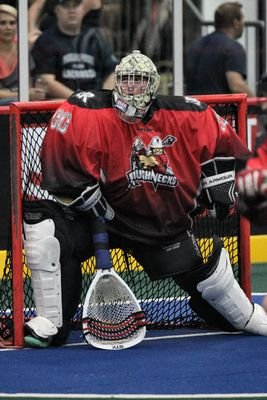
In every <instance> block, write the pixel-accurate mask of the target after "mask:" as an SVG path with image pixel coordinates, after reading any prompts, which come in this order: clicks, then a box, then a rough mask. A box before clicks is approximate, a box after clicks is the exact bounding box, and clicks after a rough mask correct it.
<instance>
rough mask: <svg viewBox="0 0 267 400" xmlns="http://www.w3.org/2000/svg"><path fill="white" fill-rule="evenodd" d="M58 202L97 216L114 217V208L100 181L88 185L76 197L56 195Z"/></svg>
mask: <svg viewBox="0 0 267 400" xmlns="http://www.w3.org/2000/svg"><path fill="white" fill-rule="evenodd" d="M56 199H57V201H58V203H60V204H62V205H63V206H65V207H73V208H75V209H76V210H79V211H83V212H86V213H87V214H89V215H91V216H92V217H93V218H95V217H100V216H101V217H104V218H105V219H107V220H111V219H113V218H114V210H113V208H111V207H110V205H109V204H108V202H107V201H106V199H105V198H104V196H103V195H102V193H101V189H100V186H99V184H98V183H96V184H93V185H91V186H88V187H87V188H86V189H85V190H84V191H83V192H82V193H81V194H80V196H79V197H76V198H75V199H70V198H64V197H62V196H57V197H56Z"/></svg>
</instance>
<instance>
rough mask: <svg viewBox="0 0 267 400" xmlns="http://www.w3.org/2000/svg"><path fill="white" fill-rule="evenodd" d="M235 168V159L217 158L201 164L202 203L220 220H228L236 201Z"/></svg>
mask: <svg viewBox="0 0 267 400" xmlns="http://www.w3.org/2000/svg"><path fill="white" fill-rule="evenodd" d="M235 167H236V161H235V158H234V157H215V158H213V159H212V160H209V161H206V162H204V163H203V164H201V186H202V192H201V202H202V203H203V202H204V204H205V206H206V208H208V209H210V210H213V211H214V212H215V215H216V217H217V218H218V219H224V218H226V216H227V215H228V212H229V208H230V207H231V206H232V205H233V204H234V203H235V201H236V197H237V194H236V192H235Z"/></svg>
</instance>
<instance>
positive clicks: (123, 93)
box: [114, 50, 160, 122]
mask: <svg viewBox="0 0 267 400" xmlns="http://www.w3.org/2000/svg"><path fill="white" fill-rule="evenodd" d="M159 81H160V77H159V75H158V72H157V69H156V67H155V65H154V64H153V62H152V61H151V60H150V59H149V58H148V57H147V56H145V55H144V54H141V53H140V51H138V50H135V51H133V52H132V53H131V54H130V55H128V56H126V57H124V58H123V59H122V60H121V62H120V64H119V65H117V67H116V69H115V89H114V92H115V96H114V97H115V108H116V100H119V101H120V102H123V103H124V104H126V105H127V106H128V107H126V108H125V110H124V113H125V114H126V116H127V117H129V116H132V117H134V116H135V117H138V118H139V119H140V118H142V117H143V116H144V114H145V113H146V111H147V110H148V108H149V106H150V104H151V102H152V99H154V98H155V97H156V95H157V91H158V87H159ZM120 112H122V110H121V107H120ZM127 114H128V115H127ZM133 114H134V115H133ZM120 117H122V116H121V115H120ZM127 122H130V121H129V119H128V118H127Z"/></svg>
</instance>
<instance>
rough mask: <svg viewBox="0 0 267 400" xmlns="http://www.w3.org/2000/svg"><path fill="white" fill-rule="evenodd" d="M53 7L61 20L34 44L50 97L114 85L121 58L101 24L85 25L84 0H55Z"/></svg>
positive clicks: (34, 50) (61, 96) (64, 96)
mask: <svg viewBox="0 0 267 400" xmlns="http://www.w3.org/2000/svg"><path fill="white" fill-rule="evenodd" d="M50 1H51V2H52V0H50ZM53 7H54V8H53V10H54V13H55V15H56V17H57V24H56V25H55V26H51V27H50V28H49V29H47V30H46V31H45V32H43V33H42V35H41V36H40V37H39V38H38V39H37V41H36V42H35V44H34V46H33V48H32V56H33V59H34V62H35V64H36V66H35V70H34V71H35V73H36V74H38V75H39V76H40V77H41V78H42V79H43V80H44V82H46V84H47V92H48V96H49V98H57V99H60V98H63V99H65V98H67V97H68V96H70V95H71V94H72V93H73V92H74V91H76V90H79V89H80V90H91V89H100V88H104V89H111V88H113V85H114V68H115V66H116V64H117V60H116V58H115V56H114V55H113V53H112V50H111V48H110V46H109V45H108V43H107V42H106V41H105V39H104V38H103V36H102V35H101V33H100V31H99V30H98V29H97V28H94V27H84V29H82V20H83V15H84V13H83V3H82V0H53Z"/></svg>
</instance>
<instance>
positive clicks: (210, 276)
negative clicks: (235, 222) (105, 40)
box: [24, 50, 267, 347]
mask: <svg viewBox="0 0 267 400" xmlns="http://www.w3.org/2000/svg"><path fill="white" fill-rule="evenodd" d="M159 81H160V77H159V75H158V72H157V69H156V67H155V65H154V63H153V62H152V61H151V60H150V59H149V58H148V57H146V56H145V55H144V54H141V53H140V52H139V51H138V50H135V51H133V52H132V53H131V54H129V55H128V56H126V57H124V58H123V59H122V60H121V62H120V63H119V65H117V66H116V69H115V87H114V89H113V90H112V91H108V90H105V91H97V92H87V91H85V92H77V93H74V94H73V95H72V96H71V97H70V98H69V99H68V100H66V101H65V102H63V104H61V106H60V107H59V109H58V110H57V111H56V112H55V114H54V116H53V117H52V120H51V122H50V124H49V126H48V128H47V132H46V135H45V138H44V142H43V144H42V149H41V154H40V156H41V165H42V188H43V189H45V190H47V191H48V192H49V193H50V194H51V195H53V196H55V197H54V198H55V199H56V201H52V200H40V201H32V202H24V246H25V252H26V258H27V263H28V265H29V267H30V268H31V273H32V284H33V285H35V288H34V287H33V289H34V290H35V289H36V292H34V293H35V298H34V300H35V305H36V308H37V314H38V315H37V316H36V317H35V318H33V319H31V320H30V321H28V322H26V336H25V342H26V344H28V345H30V346H37V347H46V346H48V345H49V344H50V343H52V344H54V345H60V344H62V343H64V341H65V340H66V339H67V337H68V334H69V329H70V325H69V324H70V319H71V318H72V317H73V315H74V314H75V312H76V311H77V306H78V303H79V298H80V290H81V267H80V266H81V261H83V260H86V259H88V257H90V256H91V255H92V254H93V244H92V231H91V229H92V219H94V218H97V217H99V216H101V217H102V218H105V219H106V221H107V227H108V230H109V239H110V244H111V247H112V248H121V249H123V250H125V252H127V253H129V252H130V254H131V255H133V256H134V257H135V258H136V260H137V261H139V263H140V264H141V265H142V267H143V268H144V270H145V271H146V272H147V274H148V275H149V277H150V278H151V279H152V280H163V279H166V278H171V279H173V280H174V282H175V283H177V284H178V285H179V287H181V288H183V289H184V290H185V291H186V292H188V293H189V295H190V306H191V307H192V308H193V309H194V311H195V312H196V313H197V314H198V315H199V316H201V317H202V318H203V319H204V320H206V321H207V322H209V323H210V324H212V325H213V326H217V327H220V328H221V329H226V330H229V331H236V330H242V331H245V332H247V333H250V334H259V335H264V336H267V315H266V313H265V311H264V310H263V309H262V307H261V306H259V305H257V304H256V305H254V304H252V303H251V301H250V300H249V299H248V298H247V296H246V295H245V293H244V292H243V291H242V289H241V288H240V286H239V285H238V283H237V281H236V280H235V278H234V274H233V269H232V266H231V263H230V260H229V256H228V254H227V252H226V250H225V249H224V248H223V243H222V241H221V240H220V239H219V238H218V237H217V238H216V237H214V241H213V253H212V255H211V256H210V257H209V260H208V262H206V263H204V262H203V259H202V255H201V253H200V249H199V247H198V244H197V241H196V239H195V237H194V234H193V232H192V219H191V215H192V211H193V210H195V207H196V198H197V194H198V192H199V188H200V186H201V183H202V184H203V187H204V185H205V189H204V192H205V193H206V196H207V198H208V199H209V200H210V203H211V204H213V205H215V206H216V205H219V204H220V205H221V206H223V207H226V210H227V211H228V210H229V205H230V204H233V202H234V201H235V198H234V197H235V196H233V192H234V184H235V178H234V176H235V175H234V164H238V162H239V161H241V159H242V158H243V157H247V156H249V154H250V152H249V150H248V149H247V147H246V145H245V144H244V143H243V142H242V140H241V139H240V138H239V137H238V135H237V134H236V132H235V130H234V129H233V128H232V127H231V126H230V125H229V124H228V123H227V121H225V120H224V119H223V118H221V117H220V116H219V115H218V114H216V113H215V111H214V110H213V109H211V108H210V107H208V106H207V105H206V104H203V103H200V102H199V101H197V100H195V99H192V98H188V97H182V96H180V97H175V96H157V91H158V87H159ZM218 156H219V157H218ZM222 156H223V157H222ZM218 172H219V174H218ZM202 173H203V174H204V179H203V181H202V182H201V179H200V177H201V175H202ZM222 175H223V176H227V182H226V180H225V179H223V181H221V176H222ZM222 182H223V183H222ZM215 208H216V207H215ZM60 272H61V278H60ZM42 278H43V279H42ZM61 283H62V285H61ZM61 288H62V291H61ZM61 293H62V296H61ZM61 300H62V302H61Z"/></svg>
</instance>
